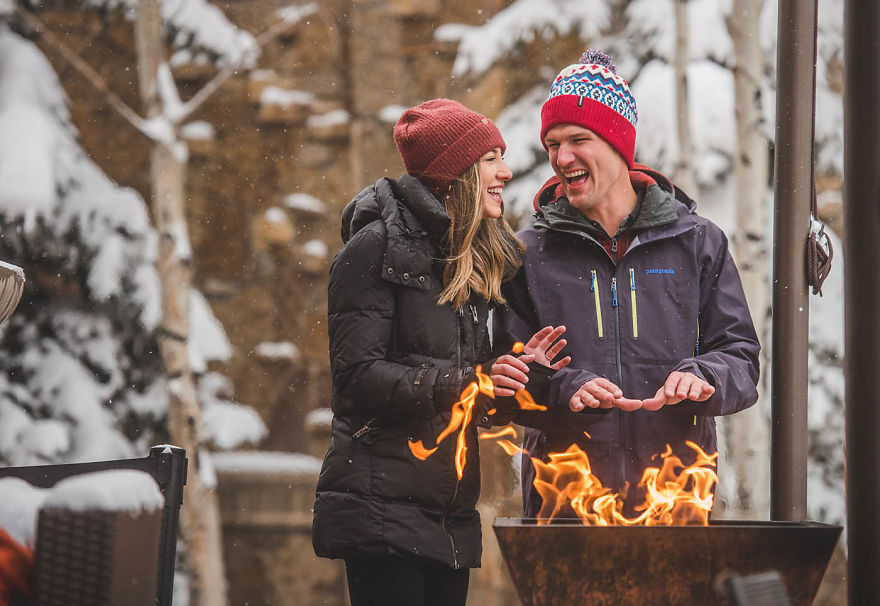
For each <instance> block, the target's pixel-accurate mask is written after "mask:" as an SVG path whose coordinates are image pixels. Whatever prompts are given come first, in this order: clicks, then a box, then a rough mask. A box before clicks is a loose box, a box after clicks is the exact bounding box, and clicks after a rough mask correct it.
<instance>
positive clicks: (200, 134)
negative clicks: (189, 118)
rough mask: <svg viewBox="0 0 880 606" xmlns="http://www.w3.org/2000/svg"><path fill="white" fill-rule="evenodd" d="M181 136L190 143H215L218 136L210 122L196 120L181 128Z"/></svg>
mask: <svg viewBox="0 0 880 606" xmlns="http://www.w3.org/2000/svg"><path fill="white" fill-rule="evenodd" d="M180 136H181V137H183V138H184V139H188V140H190V141H213V140H214V138H215V137H216V136H217V131H216V130H215V129H214V125H213V124H211V123H210V122H205V121H204V120H196V121H194V122H189V123H187V124H184V125H183V126H181V127H180Z"/></svg>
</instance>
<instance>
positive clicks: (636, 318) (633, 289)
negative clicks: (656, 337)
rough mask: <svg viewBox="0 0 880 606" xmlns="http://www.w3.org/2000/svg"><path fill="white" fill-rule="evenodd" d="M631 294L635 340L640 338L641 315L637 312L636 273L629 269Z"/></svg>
mask: <svg viewBox="0 0 880 606" xmlns="http://www.w3.org/2000/svg"><path fill="white" fill-rule="evenodd" d="M629 292H630V295H631V296H632V317H633V339H638V338H639V315H638V313H637V312H636V272H635V270H634V269H633V268H631V267H630V269H629Z"/></svg>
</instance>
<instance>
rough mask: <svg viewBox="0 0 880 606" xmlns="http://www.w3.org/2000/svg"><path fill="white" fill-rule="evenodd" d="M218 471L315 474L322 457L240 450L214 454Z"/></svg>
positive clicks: (318, 470) (319, 468)
mask: <svg viewBox="0 0 880 606" xmlns="http://www.w3.org/2000/svg"><path fill="white" fill-rule="evenodd" d="M214 467H215V469H216V470H217V472H218V473H221V474H222V473H264V474H285V475H315V476H317V475H318V473H320V471H321V459H318V458H317V457H313V456H310V455H306V454H300V453H287V452H271V451H240V452H218V453H215V454H214Z"/></svg>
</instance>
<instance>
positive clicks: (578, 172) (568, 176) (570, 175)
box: [565, 170, 587, 181]
mask: <svg viewBox="0 0 880 606" xmlns="http://www.w3.org/2000/svg"><path fill="white" fill-rule="evenodd" d="M586 174H587V171H585V170H575V171H572V172H570V173H565V178H566V179H568V180H569V181H570V180H572V179H577V178H578V177H580V176H581V175H586Z"/></svg>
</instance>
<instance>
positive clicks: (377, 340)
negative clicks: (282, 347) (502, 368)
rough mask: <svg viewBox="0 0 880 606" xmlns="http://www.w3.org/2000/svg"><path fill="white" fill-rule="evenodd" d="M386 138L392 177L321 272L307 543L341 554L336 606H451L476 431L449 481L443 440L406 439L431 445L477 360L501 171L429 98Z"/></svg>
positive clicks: (509, 261)
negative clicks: (325, 352)
mask: <svg viewBox="0 0 880 606" xmlns="http://www.w3.org/2000/svg"><path fill="white" fill-rule="evenodd" d="M394 140H395V143H396V144H397V148H398V150H399V151H400V155H401V158H402V159H403V163H404V166H405V167H406V172H407V174H406V175H404V176H403V177H401V178H400V179H399V180H397V181H394V180H392V179H387V178H386V179H380V180H379V181H377V182H376V183H375V184H373V185H371V186H369V187H368V188H366V189H365V190H363V191H362V192H361V193H360V194H358V195H357V196H356V197H355V198H354V200H352V202H351V203H349V205H348V206H347V207H346V209H345V211H344V212H343V218H342V237H343V241H344V242H345V246H344V248H343V249H342V250H341V251H340V253H339V254H338V255H337V257H336V258H335V259H334V261H333V265H332V267H331V269H330V286H329V305H328V315H329V334H330V363H331V370H332V377H333V400H332V408H333V413H334V417H333V424H332V437H331V443H330V449H329V451H328V452H327V456H326V457H325V459H324V464H323V468H322V470H321V476H320V479H319V481H318V489H317V499H316V501H315V508H314V528H313V543H314V547H315V553H316V554H317V555H319V556H322V557H332V558H344V559H345V565H346V574H347V577H348V584H349V593H350V596H351V603H352V606H361V605H366V604H370V605H373V604H376V605H382V606H388V605H392V604H406V605H407V606H420V605H428V604H437V605H444V606H445V605H456V604H461V605H463V604H464V603H465V598H466V595H467V587H468V569H469V568H472V567H477V566H479V564H480V552H481V533H480V518H479V514H478V513H477V511H476V509H475V505H476V502H477V498H478V497H479V492H480V471H479V456H478V448H477V432H476V427H475V426H474V425H473V424H470V425H469V426H468V427H467V428H466V430H465V435H466V444H467V445H468V451H467V464H466V466H465V468H464V472H463V477H462V478H461V479H459V478H458V476H457V474H456V469H455V464H454V461H453V455H454V449H455V443H456V440H455V436H452V437H450V438H448V439H446V440H444V441H442V442H441V443H440V444H439V447H438V449H437V450H436V451H435V452H434V453H433V454H432V455H431V456H429V457H428V458H427V459H425V460H419V459H417V458H416V457H415V456H414V455H413V453H412V452H411V450H410V447H409V445H408V443H407V442H408V441H412V442H416V441H422V443H423V444H424V445H425V446H426V447H428V448H432V447H433V446H434V445H435V442H436V439H437V436H438V434H440V432H441V431H442V430H443V429H444V428H445V427H446V426H447V425H448V424H449V420H450V410H451V407H452V404H453V403H455V402H456V401H457V400H458V398H459V395H460V393H461V391H462V390H463V389H464V387H466V386H467V384H468V383H469V382H470V381H472V380H473V379H474V376H475V374H474V371H475V367H476V366H477V365H478V364H480V363H481V362H485V361H486V360H487V359H488V358H489V355H490V351H489V336H488V329H487V316H488V312H489V308H490V306H492V305H494V304H496V303H501V302H503V301H504V299H503V298H502V296H501V283H502V281H503V280H505V279H506V278H508V277H510V276H511V275H512V274H513V273H514V271H515V269H516V268H517V267H518V265H519V261H520V258H521V254H522V250H523V248H522V244H520V242H519V241H518V240H517V239H516V237H515V236H514V234H513V232H512V230H511V229H510V227H509V226H508V225H507V223H506V222H505V221H504V219H502V208H503V205H502V195H501V194H502V190H503V189H504V184H505V182H506V181H507V180H508V179H510V178H511V176H512V175H511V172H510V170H509V169H508V168H507V165H506V164H505V163H504V159H503V157H502V154H503V153H504V150H505V144H504V140H503V139H502V138H501V134H500V133H499V131H498V129H497V128H496V126H495V125H494V124H493V123H492V122H491V121H489V120H488V119H486V118H485V117H483V116H481V115H480V114H477V113H475V112H473V111H471V110H469V109H467V108H466V107H464V106H463V105H461V104H460V103H457V102H455V101H450V100H447V99H435V100H432V101H426V102H425V103H422V104H421V105H419V106H417V107H414V108H411V109H409V110H407V111H406V112H405V113H404V114H403V116H402V117H401V118H400V120H399V121H398V123H397V125H396V126H395V128H394ZM545 349H546V347H545ZM532 359H533V357H529V356H526V357H525V358H523V360H524V361H525V362H529V361H531V360H532ZM510 393H513V392H512V391H511V392H510ZM479 416H480V417H481V418H482V419H483V422H484V423H487V422H488V421H489V419H488V417H487V416H486V415H484V414H482V413H481V414H480V415H479Z"/></svg>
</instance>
